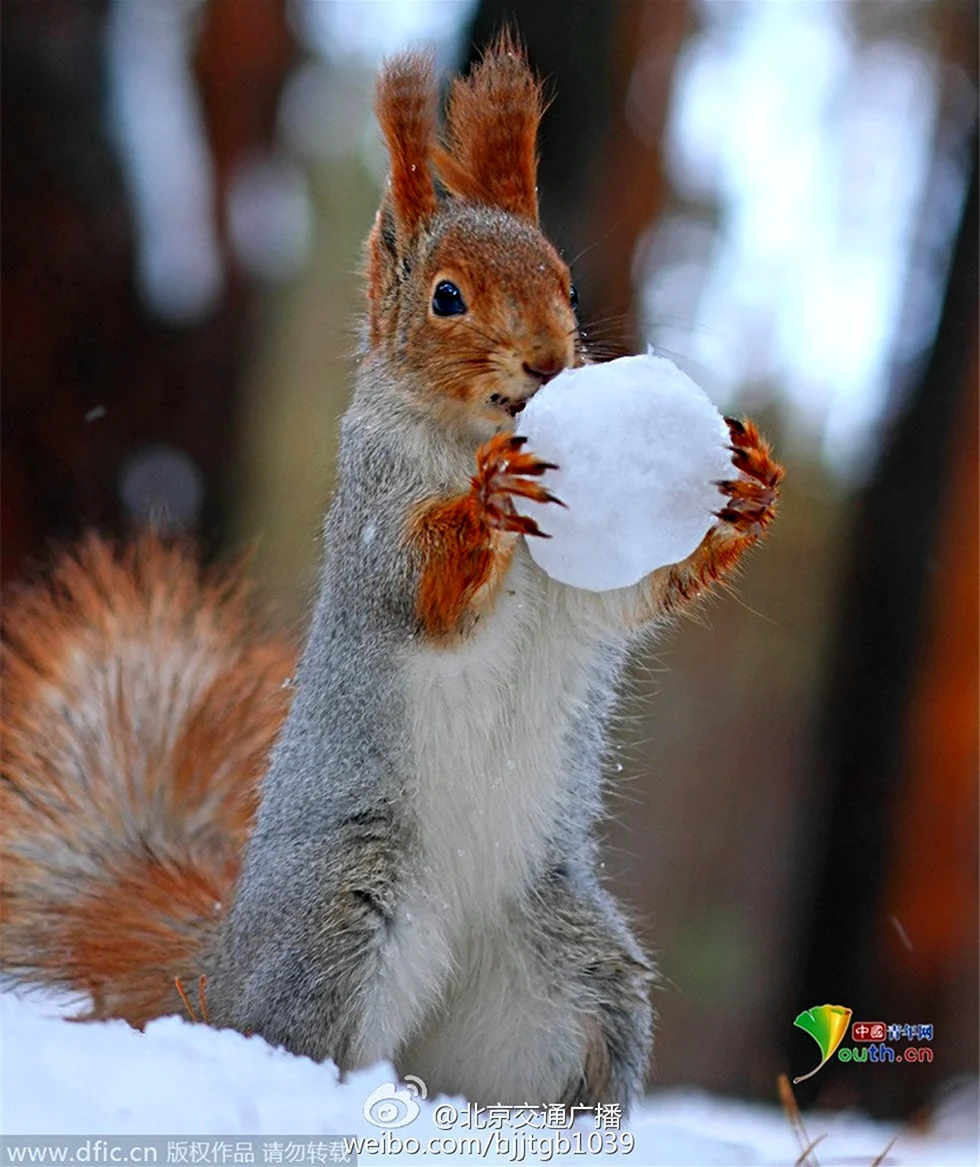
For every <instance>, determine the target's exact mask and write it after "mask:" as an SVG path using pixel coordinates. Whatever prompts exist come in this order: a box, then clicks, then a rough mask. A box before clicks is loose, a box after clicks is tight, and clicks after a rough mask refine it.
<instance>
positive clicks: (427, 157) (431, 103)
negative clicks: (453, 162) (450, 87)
mask: <svg viewBox="0 0 980 1167" xmlns="http://www.w3.org/2000/svg"><path fill="white" fill-rule="evenodd" d="M375 110H376V112H377V115H378V123H379V124H380V126H381V132H382V133H383V134H384V138H385V142H386V144H387V146H388V155H389V159H390V176H391V200H392V204H393V208H394V212H395V218H396V222H397V225H398V227H399V229H400V231H401V232H402V233H403V235H404V239H403V242H407V240H408V238H409V237H411V235H413V234H414V232H415V231H416V230H417V229H418V228H419V226H420V225H421V224H422V223H424V222H425V220H427V219H429V218H430V217H431V216H432V215H434V214H435V212H436V210H437V209H438V200H437V198H436V191H435V186H434V184H433V181H432V174H431V171H430V169H429V167H430V164H431V160H432V151H433V147H434V145H435V139H436V81H435V65H434V62H433V59H432V55H431V54H430V53H406V54H403V55H402V56H399V57H394V58H392V60H390V61H388V62H387V63H386V64H385V67H384V69H383V70H382V73H381V76H380V78H379V79H378V87H377V93H376V99H375Z"/></svg>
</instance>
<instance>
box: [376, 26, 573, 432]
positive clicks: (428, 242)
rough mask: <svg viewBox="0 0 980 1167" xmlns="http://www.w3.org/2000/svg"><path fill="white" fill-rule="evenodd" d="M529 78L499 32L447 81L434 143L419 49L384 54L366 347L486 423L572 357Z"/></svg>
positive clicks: (431, 96) (432, 94)
mask: <svg viewBox="0 0 980 1167" xmlns="http://www.w3.org/2000/svg"><path fill="white" fill-rule="evenodd" d="M542 112H543V105H542V97H541V87H540V85H539V83H538V82H537V80H536V79H535V78H534V76H533V74H532V73H531V71H530V70H529V68H528V66H527V64H526V63H525V61H524V58H523V55H522V53H521V51H520V50H519V48H518V47H517V45H516V43H515V42H514V40H513V39H512V38H511V36H510V35H509V34H508V33H503V34H502V35H501V36H500V37H499V38H498V39H497V41H496V43H495V44H494V46H493V48H492V49H491V50H490V51H489V52H488V53H487V54H486V55H485V56H484V58H483V60H482V61H481V62H480V64H479V65H477V66H476V68H475V69H474V70H473V71H472V73H471V74H470V75H469V77H467V78H465V79H457V80H456V81H454V83H453V86H452V89H451V91H450V95H449V102H448V107H447V112H446V128H445V136H444V138H443V140H442V141H440V140H439V135H438V129H437V118H436V81H435V75H434V71H433V66H432V61H431V59H430V58H429V57H427V56H425V55H422V54H418V53H409V54H405V55H403V56H400V57H396V58H395V59H393V60H392V61H390V62H388V63H387V64H386V66H385V68H384V70H383V71H382V73H381V77H380V79H379V81H378V90H377V113H378V120H379V122H380V124H381V129H382V131H383V133H384V136H385V140H386V142H387V145H388V152H389V156H390V175H389V182H388V189H387V191H386V193H385V197H384V200H383V201H382V204H381V208H380V210H379V211H378V215H377V218H376V220H375V224H374V228H373V230H372V232H371V236H370V239H369V240H368V302H369V303H368V344H369V347H370V349H371V350H382V351H383V352H384V353H385V355H386V356H388V357H390V358H391V359H393V360H395V361H396V362H397V363H398V364H399V365H400V366H401V367H403V368H407V369H409V370H411V373H412V374H413V375H412V376H411V377H410V378H409V380H410V381H411V383H412V384H414V385H415V386H416V390H417V391H418V392H420V393H424V394H426V395H427V396H430V395H431V397H432V399H433V400H432V403H434V404H438V405H439V406H440V407H448V408H449V409H450V410H452V411H456V412H458V413H460V414H461V415H466V416H467V418H468V420H470V421H473V420H476V419H480V420H481V421H483V422H486V423H489V424H490V425H491V426H493V427H496V428H506V427H508V426H510V425H512V424H513V418H514V417H515V416H516V414H517V413H519V412H520V410H521V409H522V408H523V407H524V403H525V402H526V401H527V400H528V399H529V398H530V397H531V396H532V394H533V393H535V392H536V391H537V389H539V388H540V387H541V385H543V384H544V383H545V382H546V381H547V380H549V379H550V378H551V377H553V376H554V375H555V374H556V373H558V372H560V371H561V370H562V369H564V368H567V367H568V366H571V365H576V364H580V363H581V355H580V347H581V346H580V337H579V330H578V324H577V321H576V318H575V305H574V297H575V292H574V289H573V287H572V283H571V274H570V272H569V270H568V266H567V265H566V264H565V263H564V262H563V261H562V259H561V258H560V256H559V255H558V253H557V252H556V251H555V249H554V247H552V245H551V244H550V243H549V242H548V241H547V240H546V239H545V237H544V236H543V235H542V234H541V231H540V230H539V228H538V198H537V187H536V176H537V132H538V123H539V122H540V120H541V115H542Z"/></svg>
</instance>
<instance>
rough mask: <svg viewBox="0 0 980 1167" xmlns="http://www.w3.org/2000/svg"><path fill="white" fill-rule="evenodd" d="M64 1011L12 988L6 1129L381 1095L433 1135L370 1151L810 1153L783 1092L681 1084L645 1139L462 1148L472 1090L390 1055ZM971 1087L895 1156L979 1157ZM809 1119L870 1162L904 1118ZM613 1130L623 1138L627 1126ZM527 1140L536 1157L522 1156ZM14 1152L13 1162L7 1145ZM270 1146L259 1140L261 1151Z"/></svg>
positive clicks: (488, 1134) (322, 1108)
mask: <svg viewBox="0 0 980 1167" xmlns="http://www.w3.org/2000/svg"><path fill="white" fill-rule="evenodd" d="M62 1012H63V1005H62V1004H61V1003H56V1002H54V1001H53V1000H52V999H51V998H48V997H43V996H33V997H31V998H28V999H25V998H21V997H19V996H17V995H15V994H13V993H6V994H4V995H3V996H2V997H0V1037H2V1063H0V1066H2V1075H0V1129H2V1131H3V1135H4V1137H5V1138H12V1137H13V1136H16V1135H19V1134H41V1135H52V1136H57V1135H69V1134H70V1135H83V1136H96V1135H98V1136H112V1135H153V1134H157V1135H169V1136H173V1137H175V1138H178V1139H179V1138H180V1137H181V1136H183V1137H189V1136H214V1137H216V1138H220V1137H224V1136H239V1137H240V1136H245V1135H269V1136H273V1135H275V1136H280V1137H286V1138H288V1137H289V1136H293V1137H295V1138H296V1139H297V1140H299V1139H300V1137H301V1136H303V1137H305V1138H307V1139H316V1140H320V1141H321V1144H322V1143H323V1142H324V1141H328V1140H330V1139H331V1138H332V1137H334V1136H341V1135H347V1136H359V1137H367V1138H374V1139H383V1138H385V1137H386V1132H385V1131H384V1130H382V1129H380V1128H379V1127H377V1126H374V1125H372V1124H371V1123H370V1122H368V1121H367V1119H366V1118H365V1115H364V1109H365V1104H366V1103H367V1102H368V1101H369V1099H372V1098H373V1099H374V1108H375V1109H374V1113H375V1115H378V1114H379V1112H380V1113H381V1114H385V1113H387V1111H388V1110H390V1111H391V1113H393V1114H395V1115H396V1121H399V1122H401V1125H398V1126H392V1128H391V1129H390V1131H389V1132H388V1135H389V1137H393V1138H399V1139H401V1140H402V1141H403V1143H404V1142H406V1141H407V1140H409V1139H417V1140H418V1142H419V1147H420V1149H419V1151H418V1152H417V1153H415V1154H405V1153H404V1152H403V1153H401V1154H389V1155H383V1154H366V1153H362V1154H360V1155H359V1156H358V1161H359V1162H360V1163H383V1164H395V1163H405V1164H425V1163H432V1164H439V1163H445V1164H447V1165H448V1164H456V1163H475V1162H484V1163H502V1162H520V1161H524V1162H529V1163H537V1162H548V1161H550V1162H555V1163H576V1162H578V1163H584V1162H609V1163H632V1164H633V1165H634V1167H656V1165H658V1164H663V1165H673V1167H683V1165H685V1164H696V1165H697V1167H712V1165H717V1164H729V1163H731V1164H752V1163H755V1164H791V1163H794V1162H795V1161H796V1160H797V1158H798V1157H799V1155H800V1147H799V1144H798V1142H797V1140H796V1137H795V1136H794V1134H793V1132H792V1131H791V1129H790V1127H789V1125H788V1123H787V1121H786V1118H785V1116H784V1115H783V1113H782V1111H781V1110H779V1109H778V1108H776V1107H775V1106H771V1107H770V1106H762V1105H759V1104H754V1103H746V1102H738V1101H735V1100H731V1099H720V1098H713V1097H711V1096H709V1095H706V1094H702V1093H699V1092H695V1091H676V1090H675V1091H669V1092H662V1093H654V1094H652V1095H651V1096H649V1097H648V1098H647V1099H646V1101H645V1102H644V1103H643V1104H642V1105H641V1106H639V1107H638V1108H637V1109H636V1111H635V1113H634V1114H633V1116H632V1118H631V1119H630V1120H629V1122H628V1123H625V1124H624V1127H623V1132H625V1131H626V1130H628V1131H629V1132H630V1134H631V1135H632V1136H633V1139H634V1140H635V1145H634V1147H633V1150H632V1151H631V1152H627V1151H625V1149H620V1150H619V1151H618V1152H614V1153H610V1154H599V1155H595V1154H591V1155H590V1154H588V1153H586V1152H583V1153H581V1154H578V1155H573V1154H567V1153H564V1154H562V1153H558V1154H553V1152H554V1149H555V1143H551V1144H545V1143H543V1142H542V1143H539V1144H538V1146H537V1149H536V1153H532V1150H531V1148H530V1144H529V1142H528V1141H527V1136H528V1134H529V1133H534V1134H535V1135H536V1136H537V1137H539V1138H544V1137H547V1136H557V1135H559V1134H564V1135H565V1137H570V1136H572V1135H576V1136H578V1137H579V1138H581V1139H582V1140H586V1139H588V1138H589V1136H590V1135H591V1136H592V1137H593V1138H595V1137H596V1136H597V1135H598V1134H600V1132H598V1131H596V1130H595V1129H594V1127H593V1123H592V1121H591V1119H579V1120H578V1121H577V1122H576V1124H575V1127H574V1129H573V1131H564V1132H558V1131H542V1130H537V1131H533V1132H529V1131H528V1129H527V1128H524V1129H523V1130H521V1129H517V1130H514V1129H511V1130H508V1129H507V1128H504V1129H503V1130H502V1131H501V1132H497V1145H495V1144H492V1143H488V1144H487V1145H489V1146H490V1147H491V1149H490V1150H489V1151H488V1152H487V1153H485V1154H482V1153H481V1154H476V1153H471V1154H459V1153H450V1151H449V1150H448V1149H447V1148H446V1144H444V1143H437V1144H430V1140H433V1139H445V1138H450V1139H451V1138H454V1137H462V1136H465V1135H477V1136H480V1137H482V1138H483V1139H484V1140H488V1139H491V1138H492V1137H494V1132H493V1131H491V1130H487V1129H483V1130H467V1129H465V1128H464V1127H462V1126H461V1125H460V1124H459V1123H457V1124H456V1125H454V1126H451V1127H447V1123H446V1115H447V1114H448V1115H451V1114H452V1109H451V1108H452V1107H455V1108H456V1111H457V1112H460V1113H462V1112H463V1111H464V1109H465V1104H464V1103H463V1101H462V1100H461V1099H446V1098H444V1097H440V1098H437V1099H429V1100H424V1099H422V1098H420V1097H418V1090H417V1088H416V1087H414V1086H412V1085H411V1084H409V1086H407V1087H406V1086H404V1085H402V1086H399V1087H395V1086H394V1085H392V1086H391V1087H389V1088H388V1090H387V1091H386V1090H384V1089H380V1088H382V1087H384V1086H385V1084H386V1083H394V1082H395V1076H394V1073H393V1071H392V1069H391V1067H390V1066H387V1065H378V1066H375V1067H373V1068H372V1069H370V1070H363V1071H360V1072H358V1073H354V1074H349V1075H346V1076H345V1079H344V1080H343V1081H340V1080H339V1076H338V1074H337V1071H336V1069H335V1068H334V1067H333V1066H332V1065H330V1064H324V1065H318V1064H316V1063H314V1062H311V1061H310V1060H309V1059H307V1058H298V1057H294V1056H292V1055H291V1054H287V1053H285V1052H283V1051H282V1050H275V1049H272V1048H271V1047H270V1046H268V1045H267V1044H266V1043H265V1042H264V1041H262V1040H261V1039H259V1038H245V1037H243V1036H241V1035H240V1034H238V1033H234V1032H231V1031H220V1032H219V1031H217V1030H213V1029H210V1028H208V1027H207V1026H204V1025H193V1024H191V1023H190V1022H188V1021H184V1020H182V1019H180V1018H178V1017H170V1018H165V1019H163V1020H160V1021H156V1022H153V1023H152V1024H150V1025H149V1026H148V1027H147V1030H146V1032H145V1033H137V1032H136V1031H135V1030H132V1029H130V1028H129V1027H128V1026H127V1025H125V1024H124V1023H123V1022H121V1021H113V1022H103V1023H96V1024H85V1025H82V1024H72V1023H70V1022H68V1021H65V1020H64V1019H63V1018H62V1016H61V1015H60V1014H61V1013H62ZM396 1090H398V1091H400V1092H401V1097H402V1100H403V1105H405V1104H407V1106H408V1107H409V1108H410V1109H411V1108H413V1107H414V1106H418V1108H419V1112H418V1115H417V1116H416V1117H414V1118H412V1117H411V1113H409V1114H408V1117H409V1119H410V1121H403V1117H398V1116H399V1115H401V1116H404V1114H405V1113H406V1112H405V1111H404V1110H402V1111H399V1110H398V1108H397V1105H396V1104H395V1103H392V1104H391V1106H390V1107H388V1106H387V1104H385V1103H384V1102H383V1101H382V1102H381V1104H380V1107H379V1099H380V1098H383V1096H384V1095H385V1094H387V1095H388V1096H391V1097H393V1098H395V1099H396V1101H397V1098H398V1095H397V1094H396ZM406 1100H407V1102H406ZM970 1101H971V1096H969V1095H968V1097H967V1104H966V1106H965V1107H963V1106H961V1107H960V1108H959V1111H960V1115H959V1119H958V1120H957V1121H951V1122H949V1123H948V1124H946V1126H944V1125H943V1123H940V1124H939V1126H938V1127H937V1128H936V1129H934V1130H933V1131H932V1132H931V1133H930V1134H929V1135H928V1136H925V1137H923V1136H918V1135H913V1134H911V1133H909V1132H904V1133H901V1134H900V1138H899V1141H898V1143H897V1144H896V1145H895V1147H894V1148H893V1149H892V1150H891V1151H890V1152H889V1155H888V1158H887V1160H886V1161H885V1162H886V1163H887V1164H889V1165H893V1167H898V1165H901V1164H905V1165H913V1164H922V1165H925V1164H932V1165H934V1167H959V1165H960V1164H964V1165H966V1164H975V1163H976V1162H977V1139H976V1133H975V1127H973V1126H972V1125H971V1122H970V1118H971V1117H972V1118H975V1112H976V1107H975V1104H973V1106H972V1114H971V1106H970ZM964 1110H965V1111H966V1112H967V1117H966V1119H965V1120H964ZM804 1120H805V1122H806V1125H807V1131H808V1134H809V1136H810V1138H811V1139H815V1138H817V1137H818V1136H819V1135H825V1136H826V1137H825V1138H824V1139H823V1141H822V1142H821V1143H820V1146H819V1148H818V1150H817V1152H816V1154H817V1157H818V1158H819V1161H820V1163H821V1165H822V1167H832V1165H833V1164H842V1163H849V1164H854V1165H859V1164H864V1165H866V1167H870V1165H871V1164H872V1163H873V1162H874V1160H875V1158H876V1156H878V1155H879V1154H880V1153H881V1152H882V1151H883V1150H884V1148H885V1147H886V1145H887V1144H888V1142H889V1140H890V1139H891V1137H892V1136H893V1135H894V1134H895V1133H897V1132H898V1128H896V1127H894V1126H889V1125H887V1124H879V1123H873V1122H871V1121H869V1120H868V1119H865V1118H861V1117H860V1116H857V1115H851V1114H837V1115H828V1114H819V1115H807V1116H804ZM623 1132H620V1136H622V1134H623ZM602 1133H604V1134H605V1135H606V1136H607V1137H608V1138H609V1139H613V1138H614V1137H615V1135H616V1132H614V1131H606V1132H602ZM501 1137H503V1138H509V1139H510V1143H509V1144H508V1145H506V1147H505V1145H504V1144H500V1138H501ZM522 1139H524V1140H525V1142H524V1144H523V1146H522V1143H521V1140H522ZM450 1146H451V1144H450ZM620 1146H621V1148H622V1147H623V1143H622V1142H621V1143H620ZM515 1148H516V1149H515ZM437 1152H439V1153H437ZM166 1154H167V1152H166V1151H164V1152H162V1156H163V1157H161V1159H160V1160H159V1162H160V1163H163V1162H166V1161H168V1160H167V1159H166ZM520 1154H524V1158H523V1160H522V1159H520V1158H518V1157H517V1156H518V1155H520ZM549 1156H550V1157H549ZM3 1161H4V1162H7V1156H6V1155H5V1157H4V1160H3ZM103 1161H104V1160H103ZM225 1161H226V1162H231V1161H233V1160H231V1159H227V1160H225ZM306 1161H307V1162H309V1161H310V1160H306ZM325 1161H326V1162H329V1161H330V1160H329V1159H327V1160H325ZM262 1162H263V1158H262V1156H261V1154H257V1155H256V1159H255V1163H256V1164H257V1165H258V1164H260V1163H262Z"/></svg>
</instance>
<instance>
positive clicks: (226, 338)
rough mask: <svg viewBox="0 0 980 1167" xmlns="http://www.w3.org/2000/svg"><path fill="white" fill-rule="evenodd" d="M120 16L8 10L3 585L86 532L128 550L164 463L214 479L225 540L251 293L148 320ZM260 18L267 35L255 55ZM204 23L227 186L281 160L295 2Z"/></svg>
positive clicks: (85, 9) (211, 113)
mask: <svg viewBox="0 0 980 1167" xmlns="http://www.w3.org/2000/svg"><path fill="white" fill-rule="evenodd" d="M123 2H125V0H123ZM110 12H111V6H110V4H109V3H107V2H106V0H32V2H31V3H24V2H16V0H6V2H4V3H3V39H2V47H0V53H2V95H3V130H4V149H3V156H2V204H0V205H2V216H0V220H2V278H3V287H4V296H3V307H2V311H3V332H4V345H3V353H2V376H3V385H4V395H3V434H2V462H3V466H2V474H3V489H2V499H3V503H2V505H3V538H4V556H3V574H4V577H5V578H11V577H16V576H18V575H20V574H21V573H22V571H23V570H24V568H25V567H26V566H27V564H28V563H29V562H30V561H31V560H34V559H36V558H37V557H38V556H40V555H43V554H44V553H45V552H46V550H47V548H48V545H49V544H50V543H51V542H52V541H63V540H66V539H71V538H72V537H74V536H75V535H77V534H78V533H79V532H80V531H81V530H82V529H84V528H85V527H89V526H94V527H97V528H99V529H101V530H103V531H105V532H107V533H112V534H122V533H123V532H125V531H126V530H127V529H128V527H129V525H130V523H131V514H130V508H127V506H126V505H125V504H124V501H123V499H122V497H121V494H120V483H121V478H122V476H123V474H124V472H125V468H126V467H127V465H132V460H133V459H134V457H138V456H140V455H145V454H146V453H147V452H148V451H152V450H153V449H154V448H158V447H165V448H166V449H168V450H170V451H173V452H176V454H177V456H178V457H179V458H183V459H185V461H186V463H187V464H188V465H189V467H190V473H191V474H193V475H196V476H199V479H200V484H201V487H202V491H203V493H202V495H201V499H200V503H199V506H198V508H197V517H198V524H199V531H200V533H201V535H202V536H203V538H204V541H205V543H206V544H207V545H209V546H213V545H214V544H215V543H217V542H218V541H220V540H221V538H222V537H223V535H224V532H225V529H226V517H227V509H228V508H227V504H228V497H227V496H228V475H229V468H230V467H231V465H232V464H233V461H234V453H235V446H236V395H237V392H238V386H239V380H240V375H241V367H242V359H243V355H244V346H245V343H246V340H247V338H248V333H249V329H248V322H249V319H250V313H251V309H252V307H253V303H254V297H253V289H252V287H250V286H249V285H248V284H247V283H246V281H245V280H244V279H243V278H242V277H241V276H240V275H239V274H238V273H237V272H236V270H235V267H234V264H227V269H228V270H227V272H226V283H225V291H224V295H223V297H222V298H221V300H220V302H219V303H218V304H217V305H216V306H215V307H214V308H213V309H212V310H211V311H210V312H209V314H207V315H206V316H204V317H203V318H202V319H199V320H196V321H194V322H193V323H191V324H187V325H182V326H169V325H167V324H165V323H163V322H161V321H160V320H158V319H156V318H154V317H153V316H151V315H150V313H149V312H148V311H147V309H146V307H145V306H144V304H143V303H142V301H141V299H140V297H139V294H138V291H137V287H136V282H135V277H134V268H135V257H136V235H135V227H134V220H133V216H132V212H131V207H130V202H129V195H128V192H127V190H126V188H125V184H124V181H123V176H122V172H121V168H120V164H119V160H118V159H117V157H116V153H115V146H114V144H113V143H112V142H111V141H110V139H109V137H108V135H107V132H106V124H107V121H108V117H107V109H108V108H109V99H110V95H109V92H108V84H107V73H106V33H107V24H108V19H109V16H110ZM171 15H172V14H171ZM246 15H249V16H250V21H246V23H250V25H252V26H255V25H261V26H262V28H261V29H260V30H259V35H257V36H256V35H253V36H252V37H251V38H250V39H248V40H247V42H245V41H243V39H242V37H241V36H240V35H239V34H240V32H241V27H240V26H241V25H242V17H244V16H246ZM166 16H167V14H166V13H162V14H161V18H166ZM200 18H201V21H202V39H201V55H200V59H199V64H200V70H199V81H200V88H201V92H202V93H203V94H204V98H205V100H204V103H203V104H204V113H205V122H206V125H207V132H208V137H209V139H210V140H211V142H212V143H213V144H214V145H215V148H216V154H217V155H219V156H218V157H217V160H218V164H219V165H218V172H219V176H222V177H223V176H224V175H225V174H226V173H227V170H228V168H229V166H230V165H231V161H232V155H233V154H234V153H235V152H237V153H239V154H241V153H242V152H245V151H260V150H262V149H266V148H268V146H269V143H270V141H271V134H272V127H273V125H274V114H275V104H276V101H277V98H278V90H279V85H280V84H281V81H282V78H283V76H284V72H285V64H286V54H284V52H283V48H282V46H283V44H284V43H285V42H286V41H287V40H288V39H289V33H288V29H287V26H286V22H285V10H284V5H283V4H282V3H281V0H262V2H261V3H251V4H247V5H238V4H229V3H228V2H227V0H225V2H220V3H219V2H218V0H213V2H212V4H211V5H209V6H205V8H204V10H203V11H202V12H201V13H200ZM225 26H234V27H229V28H228V32H229V35H222V28H223V27H225ZM252 32H253V33H254V32H255V29H254V27H253V28H252ZM246 43H247V45H248V47H249V48H250V52H249V53H248V55H247V58H243V56H242V47H243V45H244V44H246ZM165 98H166V95H164V94H159V95H158V100H160V101H163V100H165ZM212 98H213V100H212ZM257 105H260V106H261V107H262V108H261V109H259V110H257V109H256V106H257ZM243 109H244V110H246V111H249V112H250V113H251V115H252V116H251V117H250V118H248V119H245V120H243V118H242V116H241V113H242V110H243ZM229 110H234V111H235V113H236V116H237V117H238V122H237V123H236V124H237V125H238V127H239V132H238V133H237V135H236V134H233V133H231V132H229V131H228V129H227V126H226V125H225V123H226V122H227V121H228V119H229V116H230V115H229V113H228V111H229ZM223 193H224V186H223V184H219V197H220V196H221V195H223ZM225 258H226V259H227V258H228V256H227V255H226V257H225Z"/></svg>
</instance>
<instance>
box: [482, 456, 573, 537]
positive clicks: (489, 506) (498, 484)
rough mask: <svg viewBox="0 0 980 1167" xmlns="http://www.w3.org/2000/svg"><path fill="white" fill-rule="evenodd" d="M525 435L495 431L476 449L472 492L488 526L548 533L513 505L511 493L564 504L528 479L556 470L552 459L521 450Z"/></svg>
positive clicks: (538, 500)
mask: <svg viewBox="0 0 980 1167" xmlns="http://www.w3.org/2000/svg"><path fill="white" fill-rule="evenodd" d="M526 441H527V438H522V437H517V436H516V435H514V434H497V435H496V437H493V438H491V439H490V441H488V442H485V443H484V444H483V445H482V446H481V447H480V448H479V449H478V450H477V452H476V465H477V472H476V474H475V475H474V476H473V479H472V484H473V486H472V489H473V494H474V496H475V497H476V499H477V500H478V502H479V503H480V506H481V509H482V510H483V513H484V515H485V517H486V520H487V522H488V523H489V524H490V526H492V527H495V528H497V529H498V530H501V531H518V532H520V533H521V534H524V535H539V536H541V537H542V538H545V539H546V538H548V536H547V535H546V534H545V533H544V532H543V531H542V530H541V529H540V528H539V527H538V524H537V523H536V522H535V521H534V519H530V518H528V517H527V516H525V515H519V514H518V513H517V511H516V510H515V509H514V503H513V501H512V500H513V497H514V496H515V495H520V496H522V497H523V498H530V499H533V500H534V501H535V502H556V503H558V504H559V506H564V505H565V504H564V503H563V502H562V501H561V499H559V498H555V496H554V495H553V494H552V493H551V492H550V491H549V490H545V488H544V487H543V486H542V485H541V483H540V482H531V481H529V479H530V478H537V477H539V476H540V475H542V474H544V472H545V471H546V470H557V469H558V467H557V466H555V465H554V464H553V463H552V462H542V461H541V459H540V458H538V457H537V456H536V455H534V454H528V453H524V452H522V449H521V447H522V446H523V445H524V443H525V442H526Z"/></svg>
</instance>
